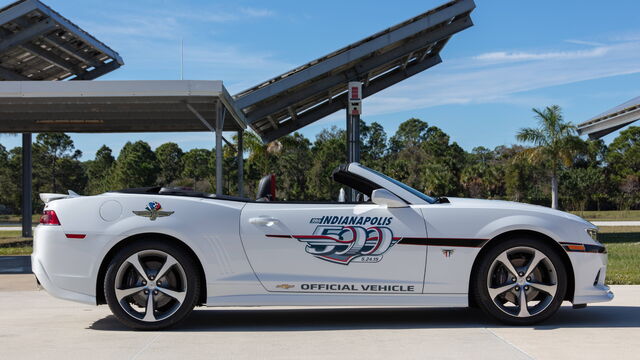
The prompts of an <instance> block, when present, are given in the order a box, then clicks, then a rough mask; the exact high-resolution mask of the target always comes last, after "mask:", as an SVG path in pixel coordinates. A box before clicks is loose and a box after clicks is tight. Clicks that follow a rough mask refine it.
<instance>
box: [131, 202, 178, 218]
mask: <svg viewBox="0 0 640 360" xmlns="http://www.w3.org/2000/svg"><path fill="white" fill-rule="evenodd" d="M160 209H162V205H160V203H159V202H157V201H151V202H149V204H147V206H146V207H145V210H144V211H133V213H134V214H136V215H137V216H142V217H148V218H149V220H151V221H155V220H156V219H157V218H159V217H166V216H170V215H171V214H173V213H174V212H173V211H163V210H160Z"/></svg>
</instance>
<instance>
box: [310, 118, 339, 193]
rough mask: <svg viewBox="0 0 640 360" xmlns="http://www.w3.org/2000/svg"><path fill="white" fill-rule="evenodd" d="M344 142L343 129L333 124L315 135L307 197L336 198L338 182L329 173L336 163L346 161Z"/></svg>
mask: <svg viewBox="0 0 640 360" xmlns="http://www.w3.org/2000/svg"><path fill="white" fill-rule="evenodd" d="M346 144H347V142H346V134H345V131H344V130H341V129H338V128H337V127H335V126H334V127H332V128H331V129H324V130H322V131H321V132H320V133H319V134H318V135H317V136H316V141H315V143H314V144H313V147H312V149H311V154H312V157H313V164H312V165H311V168H310V169H309V171H308V173H307V185H308V187H309V189H310V194H309V197H310V198H312V199H313V200H336V199H337V197H338V193H339V191H340V184H338V183H336V182H335V181H333V180H332V179H331V174H332V173H333V170H334V169H335V168H336V167H337V166H338V165H340V164H344V163H346V162H347V155H346V151H345V149H346ZM345 190H346V189H345Z"/></svg>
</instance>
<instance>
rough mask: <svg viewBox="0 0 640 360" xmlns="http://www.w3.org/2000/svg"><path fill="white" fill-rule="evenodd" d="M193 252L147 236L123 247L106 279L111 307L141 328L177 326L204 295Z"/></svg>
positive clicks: (125, 323) (124, 320)
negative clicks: (192, 255) (201, 290)
mask: <svg viewBox="0 0 640 360" xmlns="http://www.w3.org/2000/svg"><path fill="white" fill-rule="evenodd" d="M193 263H194V261H193V259H192V258H191V256H190V254H189V253H187V252H186V251H185V250H183V249H182V248H181V247H178V246H175V245H173V244H171V243H167V242H164V241H154V240H153V239H145V240H141V241H138V242H135V243H133V244H130V245H127V246H125V247H124V248H122V249H121V250H120V251H119V252H118V253H117V254H116V256H115V257H114V258H113V260H112V261H111V263H110V264H109V267H108V269H107V273H106V276H105V281H104V292H105V297H106V300H107V304H108V305H109V308H110V309H111V311H112V312H113V314H114V315H115V316H116V317H117V318H118V320H120V322H122V323H123V324H124V325H126V326H128V327H130V328H133V329H137V330H159V329H163V328H167V327H170V326H173V325H175V324H177V323H178V322H180V321H181V320H183V319H184V318H186V317H187V315H189V313H191V311H192V310H193V308H194V307H195V305H196V303H197V301H198V299H199V295H200V279H199V273H198V271H197V270H196V268H195V267H194V265H193Z"/></svg>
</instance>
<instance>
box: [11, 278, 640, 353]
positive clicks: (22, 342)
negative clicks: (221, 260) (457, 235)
mask: <svg viewBox="0 0 640 360" xmlns="http://www.w3.org/2000/svg"><path fill="white" fill-rule="evenodd" d="M33 284H34V280H33V276H32V275H0V319H2V321H0V339H2V352H1V353H2V358H7V359H14V358H16V359H17V358H19V359H42V358H43V357H46V358H47V359H69V358H91V359H154V360H155V359H159V358H163V359H165V358H182V359H230V358H233V359H327V358H349V359H425V358H437V359H471V358H472V359H532V358H535V359H603V358H615V359H616V360H622V359H637V355H638V354H639V353H640V341H638V339H640V286H614V287H613V291H614V292H615V293H616V298H615V299H614V301H613V302H611V303H606V304H601V305H592V306H589V307H588V308H586V309H582V310H573V309H571V308H570V307H569V306H566V307H563V308H562V309H561V311H560V312H559V313H558V314H557V315H556V316H555V317H554V318H552V319H551V320H550V321H548V322H546V323H544V324H541V325H538V326H528V327H508V326H502V325H497V324H495V323H493V322H491V321H489V320H488V319H487V318H486V317H485V316H484V315H482V314H481V313H480V312H479V311H476V310H472V309H416V308H398V309H389V308H383V309H371V308H360V307H359V308H346V309H345V308H296V307H287V308H227V309H218V308H215V309H211V308H210V309H205V308H202V309H197V310H196V311H194V312H193V314H192V315H191V316H190V318H189V319H188V320H187V321H186V323H184V324H183V325H182V326H181V327H179V328H176V329H172V330H169V331H164V332H135V331H130V330H128V329H126V328H124V327H123V326H122V325H120V323H119V322H118V321H117V320H116V319H115V318H114V317H113V316H112V315H111V313H110V311H109V308H108V307H106V306H100V307H95V306H87V305H82V304H75V303H72V302H67V301H62V300H58V299H54V298H52V297H51V296H49V295H48V294H46V293H45V292H44V291H33V290H30V289H33V286H34V285H33Z"/></svg>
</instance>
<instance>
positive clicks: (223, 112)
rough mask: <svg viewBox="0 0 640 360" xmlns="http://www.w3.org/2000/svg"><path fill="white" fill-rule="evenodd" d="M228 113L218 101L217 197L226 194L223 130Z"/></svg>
mask: <svg viewBox="0 0 640 360" xmlns="http://www.w3.org/2000/svg"><path fill="white" fill-rule="evenodd" d="M226 113H227V112H226V108H225V107H224V105H222V102H221V101H220V100H218V101H217V103H216V195H222V194H223V193H224V188H223V186H224V174H223V169H222V160H223V156H224V153H223V152H222V150H223V149H222V146H223V144H222V129H223V128H224V117H225V116H226Z"/></svg>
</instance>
